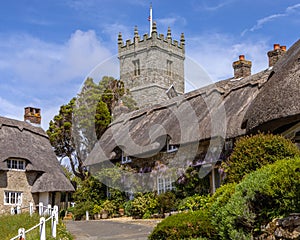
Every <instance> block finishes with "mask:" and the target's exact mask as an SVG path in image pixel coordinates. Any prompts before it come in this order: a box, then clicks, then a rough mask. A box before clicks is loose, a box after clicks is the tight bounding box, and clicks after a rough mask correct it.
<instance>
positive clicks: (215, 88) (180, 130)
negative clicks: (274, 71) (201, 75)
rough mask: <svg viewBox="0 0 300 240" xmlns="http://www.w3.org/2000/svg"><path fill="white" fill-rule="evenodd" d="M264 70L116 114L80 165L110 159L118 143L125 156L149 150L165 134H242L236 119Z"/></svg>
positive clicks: (193, 137)
mask: <svg viewBox="0 0 300 240" xmlns="http://www.w3.org/2000/svg"><path fill="white" fill-rule="evenodd" d="M269 74H270V70H269V69H267V70H265V71H262V72H260V73H257V74H254V75H252V76H249V77H246V78H242V79H233V78H230V79H227V80H223V81H220V82H217V83H214V84H210V85H208V86H205V87H202V88H200V89H197V90H195V91H192V92H189V93H186V94H184V95H181V96H178V97H175V98H172V99H170V100H168V101H165V102H163V103H161V104H156V105H153V106H152V107H147V108H143V109H140V110H137V111H134V112H131V113H128V114H124V115H121V116H120V117H119V118H118V119H116V120H115V121H114V122H113V123H112V124H110V126H109V128H108V130H107V131H106V132H105V133H104V134H103V136H102V137H101V139H100V140H99V142H98V143H97V144H96V146H95V148H94V149H93V151H92V152H91V153H90V155H89V157H88V159H87V161H86V162H85V164H86V165H93V164H95V163H97V162H98V160H99V159H101V161H103V160H107V159H112V158H114V156H115V153H114V150H115V148H116V147H118V148H120V149H121V150H123V151H124V152H126V154H128V155H130V156H140V155H143V154H146V155H147V153H151V152H152V153H153V152H154V153H155V152H158V151H159V150H160V149H162V148H163V147H164V145H165V143H166V141H165V140H166V137H167V136H168V137H170V144H175V145H176V144H187V143H191V142H199V141H204V140H207V139H211V138H213V137H218V136H219V133H221V135H222V134H223V137H224V138H233V137H237V136H241V135H243V134H245V130H243V129H241V128H240V126H241V122H242V120H243V117H244V114H245V112H246V110H247V108H248V106H249V105H250V103H251V101H252V100H253V99H254V98H255V96H256V95H257V94H258V92H259V90H260V88H261V86H262V85H263V84H264V83H265V82H266V81H267V79H268V76H269Z"/></svg>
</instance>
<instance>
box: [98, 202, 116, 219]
mask: <svg viewBox="0 0 300 240" xmlns="http://www.w3.org/2000/svg"><path fill="white" fill-rule="evenodd" d="M101 207H102V218H107V217H108V216H112V214H113V213H114V212H115V211H116V206H115V205H114V203H113V202H112V201H110V200H105V201H104V202H103V203H102V205H101Z"/></svg>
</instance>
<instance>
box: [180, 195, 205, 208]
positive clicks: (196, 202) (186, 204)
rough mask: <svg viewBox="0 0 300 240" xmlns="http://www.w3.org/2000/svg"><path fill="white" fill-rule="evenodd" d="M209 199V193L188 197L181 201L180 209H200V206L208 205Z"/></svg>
mask: <svg viewBox="0 0 300 240" xmlns="http://www.w3.org/2000/svg"><path fill="white" fill-rule="evenodd" d="M209 199H210V196H209V195H204V196H200V195H197V194H195V195H194V196H191V197H186V198H184V199H183V200H182V201H181V202H180V203H179V206H178V210H190V211H196V210H199V209H200V208H202V207H205V206H206V204H207V203H208V202H209Z"/></svg>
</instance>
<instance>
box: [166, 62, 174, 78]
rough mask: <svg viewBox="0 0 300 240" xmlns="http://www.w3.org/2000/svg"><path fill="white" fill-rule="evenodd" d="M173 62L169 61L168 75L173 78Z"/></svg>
mask: <svg viewBox="0 0 300 240" xmlns="http://www.w3.org/2000/svg"><path fill="white" fill-rule="evenodd" d="M172 63H173V62H172V61H170V60H167V75H168V76H172Z"/></svg>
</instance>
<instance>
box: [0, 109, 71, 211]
mask: <svg viewBox="0 0 300 240" xmlns="http://www.w3.org/2000/svg"><path fill="white" fill-rule="evenodd" d="M40 118H41V116H40V109H36V108H30V107H28V108H25V121H24V122H23V121H18V120H13V119H9V118H4V117H0V148H1V152H0V199H2V201H3V202H0V212H2V213H3V212H8V211H9V210H10V209H11V207H12V206H21V207H26V206H29V203H30V202H32V203H34V204H35V205H37V204H38V203H39V202H43V203H44V205H47V204H51V205H54V204H57V205H58V204H59V203H60V201H61V193H62V192H73V191H74V187H73V185H72V184H71V182H70V181H69V180H68V179H67V177H66V176H65V174H64V172H63V170H62V168H61V166H60V164H59V162H58V160H57V158H56V155H55V153H54V151H53V150H52V146H51V145H50V142H49V140H48V136H47V134H46V133H45V132H44V130H42V128H41V127H38V124H40V121H41V119H40Z"/></svg>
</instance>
